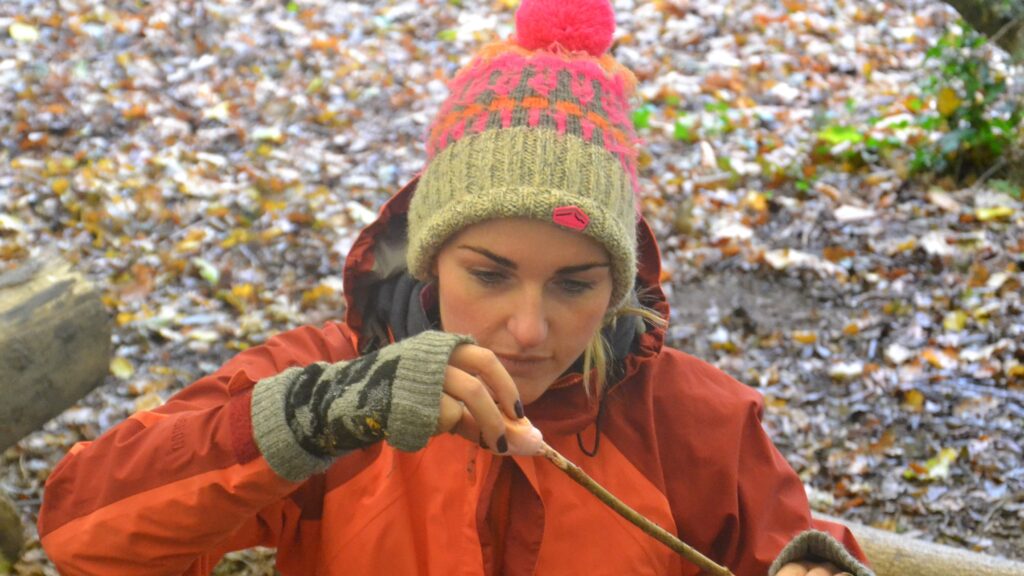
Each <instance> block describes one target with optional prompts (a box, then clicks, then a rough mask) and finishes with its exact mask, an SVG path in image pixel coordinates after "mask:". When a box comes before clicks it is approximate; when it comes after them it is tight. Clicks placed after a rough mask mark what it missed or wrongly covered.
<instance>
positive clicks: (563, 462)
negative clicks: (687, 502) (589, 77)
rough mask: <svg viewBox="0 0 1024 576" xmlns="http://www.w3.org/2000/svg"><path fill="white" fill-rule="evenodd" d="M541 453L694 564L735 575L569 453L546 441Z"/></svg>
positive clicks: (718, 573) (723, 575) (716, 575)
mask: <svg viewBox="0 0 1024 576" xmlns="http://www.w3.org/2000/svg"><path fill="white" fill-rule="evenodd" d="M541 454H543V455H544V457H545V458H547V459H548V460H550V461H551V463H552V464H554V465H555V466H557V467H558V469H559V470H561V471H562V472H565V473H566V474H568V475H569V477H570V478H572V479H573V480H575V481H576V483H577V484H579V485H580V486H583V487H584V488H586V489H587V491H589V492H590V493H591V494H593V495H594V496H597V498H598V499H599V500H601V502H604V503H605V504H607V505H608V507H610V508H611V509H612V510H615V511H616V512H618V513H619V515H620V516H622V517H623V518H625V519H626V520H629V521H630V522H632V523H633V524H635V525H636V526H637V527H639V528H640V529H641V530H643V531H644V532H646V533H647V534H649V535H651V536H652V537H654V538H655V539H656V540H657V541H659V542H661V543H662V544H664V545H666V546H668V547H669V548H671V549H672V550H673V551H674V552H676V553H677V554H679V555H680V556H682V557H683V558H685V559H686V560H688V561H689V562H690V563H692V564H694V565H696V566H697V567H698V568H700V569H701V570H703V571H704V572H707V573H709V574H713V575H714V576H734V575H733V573H732V572H730V571H729V569H728V568H726V567H724V566H719V565H718V564H715V563H714V561H712V560H711V559H710V558H708V557H707V556H705V555H703V554H701V553H700V552H698V551H697V550H696V549H694V548H692V547H690V546H689V545H688V544H686V542H683V541H682V540H680V539H679V538H676V536H675V534H672V533H671V532H669V531H668V530H665V529H664V528H662V527H661V526H658V525H657V524H655V523H654V522H651V521H650V520H648V519H647V518H645V517H644V516H643V515H641V514H640V513H639V512H637V511H636V510H633V509H632V508H630V507H629V506H627V505H626V503H625V502H623V501H622V500H619V499H618V498H616V497H615V496H614V495H612V493H611V492H609V491H608V490H606V489H605V488H604V487H603V486H601V485H600V484H598V483H597V482H595V481H594V479H593V478H591V477H590V476H588V475H587V473H586V472H584V471H583V470H582V469H581V468H580V467H579V466H577V465H575V464H573V463H572V462H570V461H569V460H567V459H566V458H565V456H562V455H561V454H559V453H558V451H557V450H555V449H554V448H552V447H551V446H548V445H547V443H544V444H543V445H542V446H541Z"/></svg>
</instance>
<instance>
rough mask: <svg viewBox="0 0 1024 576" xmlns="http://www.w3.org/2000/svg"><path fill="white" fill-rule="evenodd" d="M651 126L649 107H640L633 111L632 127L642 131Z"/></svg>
mask: <svg viewBox="0 0 1024 576" xmlns="http://www.w3.org/2000/svg"><path fill="white" fill-rule="evenodd" d="M650 125H651V107H650V106H641V107H639V108H637V109H636V110H634V111H633V127H634V128H636V129H637V130H643V129H644V128H647V127H649V126H650Z"/></svg>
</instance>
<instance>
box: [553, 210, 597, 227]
mask: <svg viewBox="0 0 1024 576" xmlns="http://www.w3.org/2000/svg"><path fill="white" fill-rule="evenodd" d="M551 220H552V221H553V222H554V223H555V224H558V225H559V226H565V227H566V228H569V229H571V230H576V231H577V232H580V231H582V230H583V229H584V228H586V227H587V224H590V217H589V216H587V213H586V212H584V211H583V210H580V209H579V208H577V207H576V206H560V207H558V208H555V212H554V213H553V214H552V215H551Z"/></svg>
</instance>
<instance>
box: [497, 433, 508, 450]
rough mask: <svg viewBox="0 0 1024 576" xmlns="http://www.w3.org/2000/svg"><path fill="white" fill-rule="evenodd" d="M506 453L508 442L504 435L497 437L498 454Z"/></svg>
mask: <svg viewBox="0 0 1024 576" xmlns="http://www.w3.org/2000/svg"><path fill="white" fill-rule="evenodd" d="M505 452H508V440H506V439H505V435H504V434H502V435H501V436H498V454H504V453H505Z"/></svg>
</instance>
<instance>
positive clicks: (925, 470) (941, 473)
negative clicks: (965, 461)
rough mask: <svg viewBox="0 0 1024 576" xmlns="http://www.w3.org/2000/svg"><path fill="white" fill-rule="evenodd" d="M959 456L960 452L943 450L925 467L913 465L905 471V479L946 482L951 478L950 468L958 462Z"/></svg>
mask: <svg viewBox="0 0 1024 576" xmlns="http://www.w3.org/2000/svg"><path fill="white" fill-rule="evenodd" d="M959 454H960V451H959V450H956V449H954V448H943V449H942V450H941V451H939V453H938V455H936V456H935V457H933V458H929V459H928V461H927V462H925V463H924V464H923V465H921V464H917V463H911V465H910V467H909V468H907V469H906V470H904V471H903V477H904V478H906V479H908V480H911V479H912V480H922V481H925V482H932V481H935V480H944V479H946V478H948V477H949V467H950V466H951V465H952V464H953V463H954V462H956V459H957V456H958V455H959Z"/></svg>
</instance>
